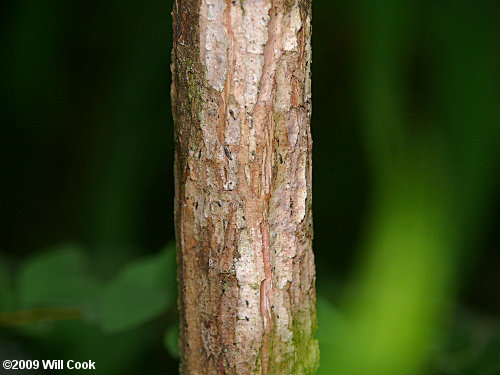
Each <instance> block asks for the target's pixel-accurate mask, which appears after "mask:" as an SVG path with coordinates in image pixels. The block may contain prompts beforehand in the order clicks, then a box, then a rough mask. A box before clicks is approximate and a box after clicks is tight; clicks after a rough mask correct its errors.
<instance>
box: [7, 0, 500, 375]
mask: <svg viewBox="0 0 500 375" xmlns="http://www.w3.org/2000/svg"><path fill="white" fill-rule="evenodd" d="M313 4H314V5H313V8H314V21H313V23H314V33H313V50H314V52H313V53H314V56H313V60H314V63H313V97H314V113H313V121H312V131H313V137H314V142H315V143H314V176H313V178H314V215H315V243H314V246H315V254H316V259H317V268H318V282H317V284H318V291H319V298H318V317H319V327H320V328H319V331H318V338H319V340H320V349H321V366H320V370H319V373H320V374H335V375H347V374H353V375H354V374H356V375H358V374H374V375H378V374H384V375H390V374H395V375H405V374H433V375H494V374H498V373H500V362H499V358H500V318H499V315H500V298H499V296H500V290H499V283H498V270H499V269H500V256H499V253H498V251H497V250H498V249H497V244H498V233H497V232H498V223H499V221H498V212H499V210H498V208H499V200H498V195H495V192H496V189H498V182H499V181H498V173H497V170H498V149H499V145H500V142H499V140H500V137H499V135H500V133H499V132H500V129H499V127H498V119H499V116H498V103H499V95H498V83H497V82H498V81H497V64H498V48H497V47H496V41H497V32H496V28H495V14H496V12H497V11H498V4H496V3H495V2H494V1H492V0H482V1H472V0H453V1H452V0H443V1H430V0H424V1H416V0H404V1H396V0H382V1H378V2H374V1H367V0H355V1H349V2H346V1H326V0H324V1H321V0H315V1H313ZM171 7H172V2H171V1H160V0H151V1H148V2H137V1H131V0H124V1H123V0H122V1H117V0H110V1H105V2H103V1H98V0H87V1H81V0H77V1H70V2H61V1H55V0H46V1H38V0H11V1H7V2H3V3H2V5H0V20H1V22H0V27H1V32H0V71H1V78H0V103H1V104H2V111H0V116H1V117H0V121H1V123H2V141H3V142H2V147H1V149H0V152H1V155H0V160H1V163H2V164H1V165H2V187H3V188H4V189H3V191H4V192H3V194H0V201H1V207H2V215H0V228H1V229H0V230H1V236H0V238H1V242H0V248H1V249H2V251H1V252H0V325H1V327H0V359H6V358H10V359H13V358H37V359H69V358H71V359H76V360H88V359H92V360H94V361H96V364H97V368H98V370H97V372H98V373H103V374H122V373H143V372H144V371H145V369H147V370H148V373H176V371H177V357H178V350H177V336H178V327H177V313H176V308H175V299H176V291H175V259H174V250H173V246H172V245H167V246H166V247H165V244H167V243H172V241H173V239H174V232H173V222H172V218H173V204H172V202H173V173H172V162H173V160H172V156H173V125H172V120H171V115H170V104H169V100H170V99H169V84H170V72H169V62H170V59H169V55H170V49H171V43H172V41H171V26H170V21H171V20H170V16H169V14H170V9H171ZM57 244H64V245H57ZM80 244H83V245H80ZM158 249H163V250H160V251H158Z"/></svg>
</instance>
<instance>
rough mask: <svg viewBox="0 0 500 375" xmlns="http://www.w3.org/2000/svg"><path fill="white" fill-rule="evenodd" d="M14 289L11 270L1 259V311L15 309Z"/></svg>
mask: <svg viewBox="0 0 500 375" xmlns="http://www.w3.org/2000/svg"><path fill="white" fill-rule="evenodd" d="M14 305H15V300H14V289H13V285H12V278H11V273H10V270H9V269H8V267H7V265H6V264H5V263H4V262H2V261H1V260H0V311H9V310H12V309H14Z"/></svg>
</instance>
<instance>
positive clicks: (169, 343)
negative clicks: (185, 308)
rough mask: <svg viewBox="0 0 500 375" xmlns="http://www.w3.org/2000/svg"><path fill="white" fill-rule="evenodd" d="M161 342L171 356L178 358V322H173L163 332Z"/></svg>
mask: <svg viewBox="0 0 500 375" xmlns="http://www.w3.org/2000/svg"><path fill="white" fill-rule="evenodd" d="M163 344H164V345H165V348H167V351H168V353H169V354H170V355H171V356H172V357H173V358H176V359H177V358H179V322H175V323H174V324H172V325H171V326H170V327H168V329H167V330H166V332H165V336H164V338H163Z"/></svg>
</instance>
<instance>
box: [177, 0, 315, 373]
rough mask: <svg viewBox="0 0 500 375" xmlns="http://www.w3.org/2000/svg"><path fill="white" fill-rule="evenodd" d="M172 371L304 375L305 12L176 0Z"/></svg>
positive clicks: (308, 289) (287, 6)
mask: <svg viewBox="0 0 500 375" xmlns="http://www.w3.org/2000/svg"><path fill="white" fill-rule="evenodd" d="M173 19H174V49H173V64H172V74H173V84H172V103H173V114H174V119H175V139H176V161H175V168H176V169H175V177H176V212H175V215H176V233H177V244H178V245H177V246H178V264H179V292H180V297H179V308H180V313H181V345H180V348H181V357H182V363H181V372H182V373H183V374H256V373H260V374H311V373H314V372H315V369H316V366H317V361H318V350H317V342H316V340H315V339H314V337H313V335H314V331H315V326H316V316H315V287H314V281H315V271H314V261H313V254H312V248H311V242H312V216H311V147H312V146H311V145H312V141H311V134H310V127H309V122H310V111H311V100H310V98H311V95H310V93H311V88H310V78H309V76H310V62H311V47H310V33H311V29H310V19H311V14H310V1H305V0H279V1H277V0H177V1H176V2H175V5H174V12H173Z"/></svg>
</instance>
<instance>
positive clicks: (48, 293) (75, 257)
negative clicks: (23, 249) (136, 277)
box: [18, 244, 101, 321]
mask: <svg viewBox="0 0 500 375" xmlns="http://www.w3.org/2000/svg"><path fill="white" fill-rule="evenodd" d="M87 266H88V259H87V257H86V254H85V252H84V251H83V250H82V249H81V248H79V247H78V246H76V245H71V244H68V245H64V246H60V247H58V248H56V249H54V250H52V251H49V252H47V253H44V254H41V255H38V256H36V257H34V258H32V259H30V260H28V261H27V262H26V263H25V264H24V265H23V266H22V268H21V271H20V274H19V279H18V292H19V303H20V308H22V309H33V308H52V307H75V308H80V309H81V310H82V313H83V317H84V318H86V319H88V320H90V321H92V320H95V319H96V317H97V303H98V300H99V298H98V297H99V291H100V289H101V285H100V282H99V281H98V280H97V279H95V278H93V277H91V276H89V275H88V274H87V272H86V271H87Z"/></svg>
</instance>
